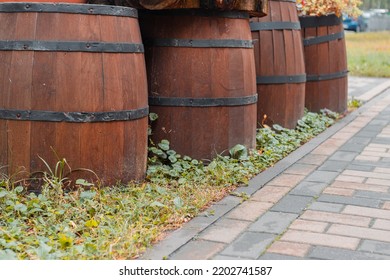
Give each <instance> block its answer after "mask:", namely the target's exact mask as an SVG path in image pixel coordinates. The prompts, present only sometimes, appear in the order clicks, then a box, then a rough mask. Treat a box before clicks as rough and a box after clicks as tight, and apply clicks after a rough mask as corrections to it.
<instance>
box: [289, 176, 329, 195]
mask: <svg viewBox="0 0 390 280" xmlns="http://www.w3.org/2000/svg"><path fill="white" fill-rule="evenodd" d="M326 186H327V184H326V183H320V182H308V181H306V180H305V181H303V182H301V183H299V184H298V185H297V186H296V187H295V188H294V189H293V190H292V191H291V192H290V194H294V195H304V196H311V197H314V196H319V195H320V194H321V193H322V191H323V190H324V189H325V188H326Z"/></svg>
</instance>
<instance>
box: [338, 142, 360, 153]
mask: <svg viewBox="0 0 390 280" xmlns="http://www.w3.org/2000/svg"><path fill="white" fill-rule="evenodd" d="M365 147H366V145H364V144H358V143H347V144H344V145H343V146H341V147H340V149H339V151H346V152H361V151H363V150H364V148H365Z"/></svg>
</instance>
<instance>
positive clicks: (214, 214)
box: [200, 195, 241, 221]
mask: <svg viewBox="0 0 390 280" xmlns="http://www.w3.org/2000/svg"><path fill="white" fill-rule="evenodd" d="M240 203H241V198H239V197H236V196H232V195H230V196H227V197H225V198H224V199H222V200H221V201H219V202H217V203H216V204H214V205H213V206H211V207H210V208H209V209H207V210H206V211H204V212H203V213H201V214H200V216H206V217H210V218H211V219H213V220H214V221H216V220H217V219H218V218H220V217H222V216H223V215H225V214H226V213H227V212H229V211H230V210H232V209H233V208H235V207H236V206H237V205H239V204H240Z"/></svg>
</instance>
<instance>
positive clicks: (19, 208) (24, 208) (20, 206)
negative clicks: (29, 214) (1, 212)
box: [14, 203, 27, 212]
mask: <svg viewBox="0 0 390 280" xmlns="http://www.w3.org/2000/svg"><path fill="white" fill-rule="evenodd" d="M14 209H15V210H16V211H19V212H26V211H27V206H26V205H24V204H23V203H18V204H16V205H15V206H14Z"/></svg>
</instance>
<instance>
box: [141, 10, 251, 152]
mask: <svg viewBox="0 0 390 280" xmlns="http://www.w3.org/2000/svg"><path fill="white" fill-rule="evenodd" d="M210 15H212V16H205V15H204V13H202V16H199V15H196V14H195V15H194V14H191V15H187V14H186V13H183V12H178V13H177V14H176V15H175V13H173V12H171V13H169V14H165V13H157V14H154V13H153V12H150V13H145V14H143V15H142V16H140V26H141V32H142V36H143V38H144V39H145V47H146V50H145V58H146V63H147V72H148V85H149V96H150V97H152V98H155V97H162V98H170V99H171V100H172V101H175V100H177V99H179V98H187V99H188V98H189V99H191V98H193V99H197V100H199V99H200V98H202V99H204V102H205V103H207V102H209V101H211V100H210V99H231V98H233V99H238V100H239V101H240V99H242V98H245V97H247V96H255V97H256V81H255V66H254V54H253V49H252V48H243V47H213V46H209V47H207V46H204V47H190V46H186V47H184V46H179V44H177V45H174V44H172V45H169V42H173V43H174V42H183V41H186V40H191V42H192V43H195V42H202V43H205V44H207V41H210V42H211V43H213V44H220V43H221V44H224V43H226V41H228V42H230V41H233V42H236V41H245V42H251V39H252V38H251V33H250V29H249V23H248V18H228V17H223V15H222V14H219V13H218V16H215V13H212V12H210ZM165 39H170V41H169V42H168V43H167V44H166V45H165V46H162V44H161V41H163V42H166V40H165ZM171 39H173V40H171ZM164 40H165V41H164ZM148 42H149V43H148ZM158 42H160V43H158ZM206 105H207V104H206ZM256 107H257V104H256V99H255V100H254V101H253V102H252V103H251V104H245V105H238V106H206V107H202V106H156V105H152V104H151V103H150V111H151V112H155V113H157V114H158V116H159V118H158V120H157V121H155V122H154V123H153V124H152V125H153V127H152V128H153V135H152V139H153V140H154V141H155V142H158V141H160V140H162V139H168V140H169V141H170V142H171V147H172V149H174V150H175V151H177V152H178V153H180V154H182V155H188V156H190V157H193V158H196V159H212V158H214V157H215V156H216V154H221V153H226V152H227V151H228V149H230V148H232V147H233V146H235V145H236V144H243V145H245V146H247V147H248V148H254V147H255V136H256Z"/></svg>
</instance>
